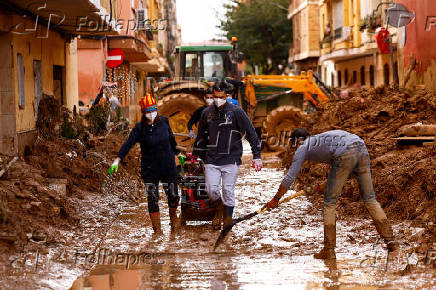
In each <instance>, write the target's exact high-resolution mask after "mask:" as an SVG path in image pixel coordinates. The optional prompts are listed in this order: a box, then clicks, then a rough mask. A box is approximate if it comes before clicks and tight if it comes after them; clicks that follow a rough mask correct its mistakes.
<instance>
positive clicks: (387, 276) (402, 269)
mask: <svg viewBox="0 0 436 290" xmlns="http://www.w3.org/2000/svg"><path fill="white" fill-rule="evenodd" d="M276 158H277V157H274V156H267V157H266V158H265V160H266V164H268V163H270V166H268V165H267V166H268V167H274V165H275V163H274V162H276V161H277V159H276ZM244 159H245V158H244ZM247 160H248V159H247ZM247 160H245V161H247ZM268 160H270V161H271V162H268ZM283 174H284V171H283V170H282V169H277V168H264V169H263V170H262V171H261V172H254V170H253V169H252V168H251V167H250V166H249V164H247V162H244V164H243V165H242V166H241V170H240V176H239V179H238V182H237V186H236V188H237V189H236V193H237V194H236V197H237V206H236V208H235V216H236V217H238V216H241V215H243V214H246V213H248V212H251V211H254V210H257V209H258V208H259V207H261V206H263V204H264V203H265V202H266V201H267V200H268V199H269V198H270V197H271V195H272V194H273V193H274V192H275V190H276V189H277V187H278V185H279V183H280V181H281V179H282V177H283ZM103 188H105V187H104V186H103ZM288 194H289V193H288ZM162 196H164V195H163V194H162V193H161V201H160V204H161V205H164V204H165V202H164V201H165V198H164V197H162ZM107 197H108V199H107V201H108V203H107V204H106V205H104V206H103V204H100V205H99V206H95V212H94V215H93V218H92V219H88V220H83V221H82V223H86V224H87V230H86V231H84V232H82V233H80V234H78V236H76V237H72V236H71V233H67V232H65V233H64V234H65V235H64V237H65V240H67V242H66V243H65V244H63V245H61V244H59V245H50V244H46V243H39V244H38V243H36V242H31V243H29V244H28V245H25V248H26V250H27V252H26V253H27V255H28V259H27V261H24V265H21V267H18V266H19V265H18V262H16V263H14V266H15V268H14V269H15V271H12V272H10V276H9V277H8V279H7V280H5V282H6V283H5V284H4V286H6V287H5V288H10V289H18V288H33V287H36V288H51V289H67V288H71V289H149V288H187V287H189V288H198V289H208V288H213V289H238V288H242V289H251V288H253V289H258V288H265V289H271V288H278V287H285V288H289V286H292V288H293V289H294V288H295V289H299V288H301V289H320V288H327V289H340V288H342V287H351V288H353V289H354V288H364V289H375V288H377V289H379V288H381V289H384V288H386V289H398V288H402V289H411V288H431V287H434V286H436V284H435V279H434V278H435V270H434V268H433V267H432V265H431V264H430V263H429V261H428V258H427V259H426V257H424V256H423V255H422V254H420V253H419V251H416V249H418V248H419V246H420V245H419V243H420V240H419V239H420V236H419V235H420V233H421V234H422V232H423V229H422V228H421V227H420V226H419V224H416V223H415V224H412V223H410V222H402V223H396V224H395V226H394V231H395V232H396V233H398V239H399V242H400V244H401V252H400V253H399V254H398V256H396V257H390V258H389V261H387V260H386V258H387V252H386V250H385V249H384V248H383V246H382V245H383V243H381V242H380V243H379V242H378V240H377V239H378V234H377V232H376V231H375V228H374V226H373V225H372V222H371V221H370V220H369V219H361V218H355V217H352V216H339V217H338V224H337V229H338V235H337V240H338V248H337V261H336V262H323V261H322V260H316V259H314V258H313V253H314V252H315V251H318V250H319V249H320V248H321V247H322V236H323V234H322V216H321V209H320V208H314V207H313V206H312V204H311V203H310V202H309V201H308V200H307V199H306V197H304V196H302V197H298V198H296V199H294V200H292V201H290V202H289V203H287V204H285V205H282V206H281V207H280V208H278V209H275V210H273V211H271V212H269V213H265V214H262V215H259V216H257V217H254V218H252V219H251V220H248V221H245V222H242V223H240V224H238V225H236V226H235V227H234V228H233V231H232V233H231V235H230V236H229V237H228V238H227V239H226V241H225V243H224V244H223V245H221V246H220V247H219V248H218V249H217V250H216V252H213V251H212V249H213V244H214V243H215V240H216V238H217V236H218V234H219V232H217V231H213V230H212V228H211V226H210V224H209V223H201V222H188V225H187V226H186V227H185V228H184V229H183V230H182V231H181V232H180V233H179V235H175V236H174V235H171V234H170V230H169V217H168V210H167V207H166V206H162V209H161V212H162V214H163V225H162V227H163V230H164V236H163V237H162V238H159V239H153V238H152V229H151V226H150V220H149V217H148V213H147V204H146V200H145V199H141V201H140V202H139V204H137V205H135V204H134V203H132V202H128V201H121V200H117V199H116V198H115V196H112V195H110V192H108V194H107ZM111 201H112V202H111ZM96 202H99V203H101V202H102V200H89V201H88V202H85V203H84V205H83V210H84V212H86V211H88V212H89V211H92V210H93V203H96ZM101 206H103V207H104V208H106V209H105V210H103V211H101V210H100V209H101V208H103V207H101ZM368 218H369V216H368ZM36 253H39V256H38V259H36ZM430 254H431V253H430ZM433 255H434V254H433ZM35 261H37V263H36V265H35ZM35 266H36V267H35ZM24 268H25V271H23V269H24ZM14 269H12V270H14ZM18 269H20V270H19V271H17V270H18ZM14 276H15V278H18V277H19V278H20V282H18V281H14V279H13V277H14ZM32 285H33V286H32ZM17 287H18V288H17Z"/></svg>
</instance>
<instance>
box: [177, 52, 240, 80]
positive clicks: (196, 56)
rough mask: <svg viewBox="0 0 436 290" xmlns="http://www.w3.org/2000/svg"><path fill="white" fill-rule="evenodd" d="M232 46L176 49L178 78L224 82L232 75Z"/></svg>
mask: <svg viewBox="0 0 436 290" xmlns="http://www.w3.org/2000/svg"><path fill="white" fill-rule="evenodd" d="M232 48H233V47H232V46H231V45H210V46H209V45H206V46H179V47H176V50H175V57H176V71H175V73H176V78H177V79H179V80H198V79H201V80H205V81H216V80H222V79H224V78H226V77H229V76H231V74H232V62H231V52H232Z"/></svg>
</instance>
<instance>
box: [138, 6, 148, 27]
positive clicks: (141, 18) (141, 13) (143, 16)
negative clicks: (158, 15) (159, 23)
mask: <svg viewBox="0 0 436 290" xmlns="http://www.w3.org/2000/svg"><path fill="white" fill-rule="evenodd" d="M135 14H136V29H137V30H144V29H146V28H148V25H147V24H146V22H147V20H148V11H147V8H140V9H136V10H135Z"/></svg>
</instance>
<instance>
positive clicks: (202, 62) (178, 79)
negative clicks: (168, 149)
mask: <svg viewBox="0 0 436 290" xmlns="http://www.w3.org/2000/svg"><path fill="white" fill-rule="evenodd" d="M236 58H238V60H241V59H242V54H240V53H239V52H237V47H236V41H235V42H233V43H232V45H205V46H179V47H176V49H175V62H176V65H175V79H174V80H170V81H168V82H165V83H159V92H158V94H159V100H158V106H159V112H160V113H161V114H163V115H165V116H167V117H168V118H169V121H170V125H171V128H172V129H173V131H174V132H175V133H187V132H188V129H187V123H188V121H189V118H190V117H191V115H192V113H193V112H194V111H195V110H196V109H197V108H199V107H200V106H203V105H204V104H205V102H204V100H203V98H202V96H203V94H204V91H205V90H207V89H208V88H209V87H210V86H211V85H212V84H213V82H215V81H217V80H223V79H224V78H226V77H231V76H235V75H236V69H237V62H238V61H232V59H236Z"/></svg>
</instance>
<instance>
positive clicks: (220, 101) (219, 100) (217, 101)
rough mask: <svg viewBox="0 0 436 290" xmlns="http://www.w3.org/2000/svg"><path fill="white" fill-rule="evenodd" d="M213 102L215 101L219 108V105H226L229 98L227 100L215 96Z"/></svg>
mask: <svg viewBox="0 0 436 290" xmlns="http://www.w3.org/2000/svg"><path fill="white" fill-rule="evenodd" d="M213 102H214V103H215V105H216V106H217V107H218V108H219V107H221V106H222V105H224V104H225V103H226V102H227V100H226V99H220V98H214V99H213Z"/></svg>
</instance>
